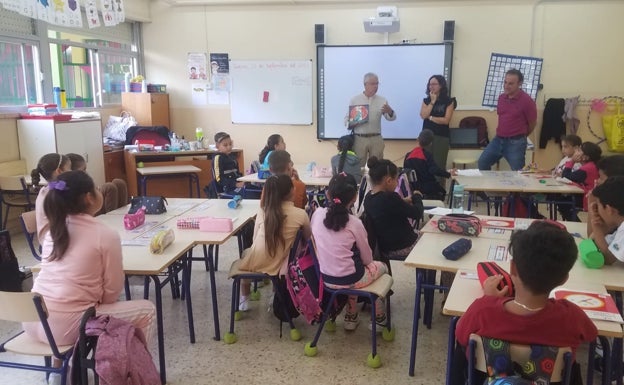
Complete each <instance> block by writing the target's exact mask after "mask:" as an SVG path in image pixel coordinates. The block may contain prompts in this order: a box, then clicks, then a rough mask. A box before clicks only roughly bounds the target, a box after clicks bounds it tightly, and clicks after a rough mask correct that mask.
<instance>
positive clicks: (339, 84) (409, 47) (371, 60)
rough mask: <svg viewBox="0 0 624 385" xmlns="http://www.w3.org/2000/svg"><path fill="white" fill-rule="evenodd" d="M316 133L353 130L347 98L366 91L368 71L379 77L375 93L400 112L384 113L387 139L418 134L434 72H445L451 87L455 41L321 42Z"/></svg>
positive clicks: (323, 135)
mask: <svg viewBox="0 0 624 385" xmlns="http://www.w3.org/2000/svg"><path fill="white" fill-rule="evenodd" d="M316 54H317V79H318V93H317V114H318V126H317V137H318V138H319V139H330V138H332V139H333V138H339V137H341V136H343V135H346V134H348V133H349V131H348V130H347V127H346V125H345V117H346V115H347V112H348V108H349V101H350V100H351V98H352V97H353V96H355V95H357V94H358V93H360V92H362V91H364V74H366V73H367V72H373V73H376V74H377V75H378V76H379V90H378V91H377V93H378V94H379V95H382V96H384V97H385V98H386V99H387V100H388V104H389V105H390V106H391V107H392V108H393V109H394V111H395V112H396V114H397V118H396V120H394V121H392V122H388V121H386V120H385V119H384V118H383V117H382V118H381V133H382V135H383V137H384V138H385V139H414V138H417V137H418V134H419V133H420V131H421V129H422V119H421V118H420V106H421V104H422V100H423V98H425V97H426V95H425V88H426V85H427V80H428V79H429V78H430V77H431V75H438V74H440V75H444V77H445V78H446V80H447V82H448V84H449V91H450V84H451V78H450V75H451V63H452V56H453V45H452V44H450V43H447V44H401V45H374V46H373V45H367V46H322V45H321V46H318V47H317V51H316Z"/></svg>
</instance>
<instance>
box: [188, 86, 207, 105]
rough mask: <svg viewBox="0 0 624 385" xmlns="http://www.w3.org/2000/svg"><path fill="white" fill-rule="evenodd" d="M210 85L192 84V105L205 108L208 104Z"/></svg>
mask: <svg viewBox="0 0 624 385" xmlns="http://www.w3.org/2000/svg"><path fill="white" fill-rule="evenodd" d="M209 86H210V85H209V84H206V83H205V82H204V83H202V82H193V84H191V103H192V104H193V105H194V106H205V105H206V104H208V94H207V93H208V88H209Z"/></svg>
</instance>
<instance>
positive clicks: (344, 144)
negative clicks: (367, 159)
mask: <svg viewBox="0 0 624 385" xmlns="http://www.w3.org/2000/svg"><path fill="white" fill-rule="evenodd" d="M354 143H355V139H353V135H345V136H343V137H341V138H340V139H338V155H334V156H332V158H331V166H332V174H333V175H336V174H340V173H341V172H343V171H344V172H345V173H347V174H349V175H352V176H353V177H354V178H355V180H356V182H357V183H358V184H359V183H360V181H361V180H362V167H360V158H358V156H357V155H356V153H355V152H353V144H354Z"/></svg>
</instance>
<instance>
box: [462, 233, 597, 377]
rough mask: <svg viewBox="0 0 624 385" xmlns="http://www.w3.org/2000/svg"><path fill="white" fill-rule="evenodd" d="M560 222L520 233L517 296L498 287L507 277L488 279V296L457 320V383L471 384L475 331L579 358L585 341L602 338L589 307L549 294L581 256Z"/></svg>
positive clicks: (514, 273) (513, 246)
mask: <svg viewBox="0 0 624 385" xmlns="http://www.w3.org/2000/svg"><path fill="white" fill-rule="evenodd" d="M560 226H561V225H560V224H557V223H552V222H548V221H535V222H533V223H532V224H531V225H530V226H529V227H528V228H527V229H526V230H517V231H514V233H513V234H512V236H511V240H510V241H509V252H510V254H511V255H513V259H511V262H510V271H509V273H510V274H511V278H512V281H513V283H514V292H515V296H514V297H513V298H512V297H507V296H506V294H507V290H508V288H507V287H506V286H505V287H504V288H503V289H502V290H499V289H498V288H497V286H498V284H499V283H500V282H501V281H502V279H503V277H502V276H501V275H495V276H492V277H489V278H488V279H487V280H486V281H485V284H484V287H483V292H484V294H485V295H484V296H483V297H481V298H479V299H477V300H475V301H474V302H473V303H472V304H471V305H470V307H469V308H468V310H466V313H464V315H463V316H462V317H461V319H460V320H459V322H458V323H457V329H456V333H455V336H456V339H457V344H458V346H457V347H458V349H456V351H455V357H454V358H455V359H454V360H453V361H454V367H453V368H451V382H450V383H451V384H464V383H465V377H464V375H465V373H463V370H462V367H463V366H464V365H466V364H467V362H466V360H465V354H464V351H465V349H466V347H467V345H468V340H469V338H470V334H471V333H476V334H479V335H481V336H485V337H490V338H497V339H501V340H504V341H508V342H510V343H516V344H525V345H531V344H536V345H547V346H557V347H570V348H572V354H573V356H574V353H575V351H576V349H577V348H578V346H579V345H580V344H581V343H583V342H590V341H593V340H594V339H595V338H596V336H597V330H596V326H595V325H594V323H593V322H592V321H591V320H590V319H589V318H588V317H587V315H586V314H585V312H584V311H583V310H581V309H580V308H579V307H578V306H576V305H575V304H573V303H571V302H568V301H567V300H556V299H550V298H549V294H550V292H551V290H552V289H554V288H555V287H557V286H560V285H563V284H564V283H565V282H566V281H567V279H568V273H569V272H570V269H572V266H574V263H575V262H576V257H577V254H578V250H577V247H576V243H575V242H574V238H573V237H572V235H570V234H569V233H568V231H567V230H566V229H565V227H563V226H561V227H560ZM462 350H463V351H462ZM474 383H483V379H481V381H480V382H479V381H475V382H474ZM572 383H574V381H573V382H572Z"/></svg>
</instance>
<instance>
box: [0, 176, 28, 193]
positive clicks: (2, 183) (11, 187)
mask: <svg viewBox="0 0 624 385" xmlns="http://www.w3.org/2000/svg"><path fill="white" fill-rule="evenodd" d="M24 186H26V182H25V181H24V177H23V176H0V189H2V190H3V191H24Z"/></svg>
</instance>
